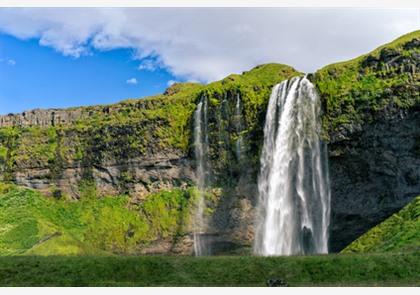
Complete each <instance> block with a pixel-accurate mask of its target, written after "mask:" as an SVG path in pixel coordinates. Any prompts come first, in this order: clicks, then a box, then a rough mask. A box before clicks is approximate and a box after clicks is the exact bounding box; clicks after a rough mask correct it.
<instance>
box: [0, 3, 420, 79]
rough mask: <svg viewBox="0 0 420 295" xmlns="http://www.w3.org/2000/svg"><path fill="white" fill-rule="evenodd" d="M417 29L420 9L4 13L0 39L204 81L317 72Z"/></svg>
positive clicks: (1, 13)
mask: <svg viewBox="0 0 420 295" xmlns="http://www.w3.org/2000/svg"><path fill="white" fill-rule="evenodd" d="M419 28H420V12H419V10H418V9H411V10H404V9H320V8H317V9H292V8H258V9H255V8H252V9H250V8H248V9H247V8H231V9H229V8H205V9H204V8H203V9H199V8H137V9H115V8H103V9H88V8H84V9H74V8H65V9H63V8H61V9H57V8H50V9H45V8H33V9H19V8H16V9H6V8H2V9H0V32H2V33H5V34H9V35H12V36H15V37H17V38H19V39H32V38H37V39H39V44H40V45H42V46H49V47H52V48H54V49H55V50H57V51H58V52H60V53H62V54H63V55H67V56H71V57H74V58H78V57H80V56H81V55H89V54H91V53H93V52H94V51H95V50H100V51H106V50H112V49H116V48H129V49H132V50H133V58H134V59H138V60H139V70H142V71H153V70H154V69H156V68H157V67H160V68H165V69H166V70H168V71H169V72H171V73H172V74H173V75H175V76H176V77H178V78H180V79H185V80H199V81H203V82H209V81H213V80H217V79H220V78H223V77H224V76H226V75H228V74H230V73H240V72H242V71H244V70H248V69H250V68H252V67H253V66H255V65H258V64H261V63H266V62H278V63H284V64H289V65H291V66H294V67H295V68H297V69H298V70H301V71H305V72H311V71H314V70H316V69H317V68H320V67H322V66H323V65H326V64H328V63H332V62H336V61H339V60H344V59H348V58H353V57H356V56H358V55H360V54H363V53H366V52H367V51H369V50H372V49H374V48H375V47H377V46H379V45H381V44H383V43H386V42H389V41H391V40H393V39H394V38H396V37H398V36H400V35H402V34H405V33H408V32H410V31H413V30H416V29H419Z"/></svg>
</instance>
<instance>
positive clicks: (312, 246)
mask: <svg viewBox="0 0 420 295" xmlns="http://www.w3.org/2000/svg"><path fill="white" fill-rule="evenodd" d="M320 109H321V105H320V99H319V95H318V94H317V91H316V89H315V87H314V86H313V84H312V83H311V82H310V81H309V80H308V79H307V78H306V76H305V77H303V78H301V77H295V78H292V79H291V80H287V81H283V82H281V83H280V84H278V85H276V86H275V87H274V88H273V90H272V93H271V96H270V100H269V103H268V108H267V114H266V119H265V126H264V143H263V149H262V154H261V171H260V175H259V178H258V192H259V204H258V210H257V218H258V219H257V222H256V235H255V244H254V251H255V253H256V254H258V255H264V256H267V255H298V254H310V253H328V227H329V215H330V191H329V180H328V178H329V177H328V163H327V149H326V145H325V144H323V143H322V142H321V140H320V131H321V120H320Z"/></svg>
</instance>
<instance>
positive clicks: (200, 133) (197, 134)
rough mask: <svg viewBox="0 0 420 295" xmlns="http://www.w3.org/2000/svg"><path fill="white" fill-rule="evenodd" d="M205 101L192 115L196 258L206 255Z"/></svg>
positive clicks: (203, 99)
mask: <svg viewBox="0 0 420 295" xmlns="http://www.w3.org/2000/svg"><path fill="white" fill-rule="evenodd" d="M207 121H208V120H207V99H206V97H205V96H202V97H201V100H200V102H199V103H198V105H197V109H196V111H195V113H194V145H195V158H196V161H197V168H196V174H197V187H198V191H199V196H198V200H197V209H196V212H195V216H194V223H193V226H194V253H195V255H196V256H202V255H205V254H206V245H205V241H204V240H203V238H202V232H203V230H204V227H205V218H204V207H205V202H204V194H205V188H206V179H207V176H206V174H207V171H208V161H207V149H208V132H207Z"/></svg>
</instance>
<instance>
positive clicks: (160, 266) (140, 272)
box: [0, 253, 420, 286]
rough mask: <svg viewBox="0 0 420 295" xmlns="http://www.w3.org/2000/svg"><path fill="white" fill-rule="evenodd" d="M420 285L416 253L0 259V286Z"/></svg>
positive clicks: (418, 256)
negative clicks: (275, 282) (269, 282)
mask: <svg viewBox="0 0 420 295" xmlns="http://www.w3.org/2000/svg"><path fill="white" fill-rule="evenodd" d="M269 279H279V280H283V281H285V282H287V284H288V285H289V286H418V285H419V282H420V255H419V254H418V253H407V254H387V255H385V254H380V255H378V254H369V255H367V254H364V255H357V254H350V255H328V256H294V257H266V258H262V257H250V256H248V257H240V256H237V257H222V256H220V257H202V258H195V257H174V256H172V257H168V256H166V257H165V256H153V257H151V256H148V257H121V256H119V257H117V256H113V257H110V256H108V257H92V256H85V257H57V256H51V257H0V286H266V282H267V280H269Z"/></svg>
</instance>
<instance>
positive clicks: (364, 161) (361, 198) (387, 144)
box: [329, 109, 420, 252]
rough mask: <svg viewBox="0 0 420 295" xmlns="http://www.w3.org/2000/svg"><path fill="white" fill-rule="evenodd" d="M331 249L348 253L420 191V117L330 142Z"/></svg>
mask: <svg viewBox="0 0 420 295" xmlns="http://www.w3.org/2000/svg"><path fill="white" fill-rule="evenodd" d="M329 153H330V162H329V164H330V180H331V194H332V196H331V197H332V199H331V202H332V204H331V209H332V216H331V217H332V220H331V223H332V228H331V239H330V249H331V251H333V252H336V251H339V250H341V249H343V248H344V247H345V246H346V245H348V244H349V243H350V242H351V241H353V240H355V239H356V238H357V237H359V236H360V235H361V234H363V233H364V232H366V231H367V230H368V229H370V228H371V227H373V226H374V225H376V224H378V223H379V222H381V221H382V220H384V219H385V218H387V217H388V216H390V215H391V214H393V213H395V212H396V211H398V210H399V209H401V208H402V207H403V206H404V205H406V204H407V203H408V202H410V201H411V200H412V199H413V198H414V197H415V196H417V195H418V194H419V192H420V112H419V109H417V110H414V111H412V112H409V113H405V112H400V113H398V114H395V115H394V116H392V117H388V118H387V117H383V118H380V119H378V120H377V121H376V122H374V123H372V124H368V125H366V126H364V127H363V128H362V130H360V131H359V132H356V133H354V134H353V135H352V136H351V139H350V140H348V141H345V142H335V143H331V144H330V146H329Z"/></svg>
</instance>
